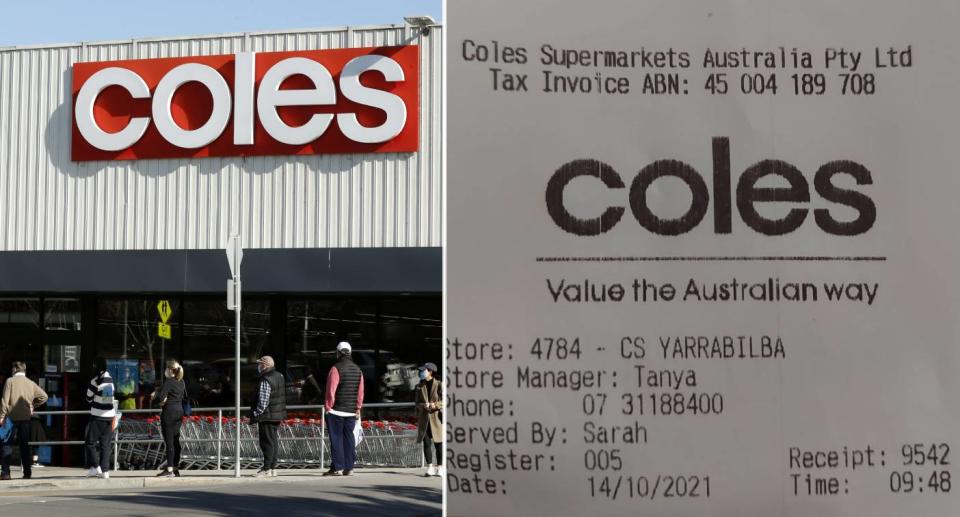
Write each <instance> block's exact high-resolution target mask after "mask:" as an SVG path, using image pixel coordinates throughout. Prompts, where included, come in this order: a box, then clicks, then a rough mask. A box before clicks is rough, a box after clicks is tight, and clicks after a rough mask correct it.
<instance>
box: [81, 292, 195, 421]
mask: <svg viewBox="0 0 960 517" xmlns="http://www.w3.org/2000/svg"><path fill="white" fill-rule="evenodd" d="M78 312H79V310H78ZM179 320H180V308H179V302H178V301H177V300H176V299H168V298H159V297H158V298H154V297H147V298H121V299H101V300H100V301H99V303H98V305H97V334H96V341H97V354H98V355H100V356H101V357H103V358H105V359H106V360H107V367H108V369H109V370H110V373H111V375H112V376H113V378H114V382H115V383H116V390H117V398H118V399H119V401H120V408H121V409H139V408H148V407H150V394H151V393H153V390H154V388H155V386H156V384H157V380H158V374H159V372H162V371H163V364H164V362H165V361H166V360H167V359H169V358H171V357H176V355H177V353H178V352H179V343H178V340H177V337H178V336H177V332H175V329H176V325H177V323H178V322H179Z"/></svg>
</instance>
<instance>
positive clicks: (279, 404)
mask: <svg viewBox="0 0 960 517" xmlns="http://www.w3.org/2000/svg"><path fill="white" fill-rule="evenodd" d="M263 381H267V384H269V385H270V401H269V402H268V403H267V409H265V410H264V411H263V413H261V414H260V416H258V417H257V420H258V421H260V422H280V421H282V420H286V418H287V383H286V381H285V380H284V378H283V374H282V373H280V372H278V371H277V369H276V368H270V369H269V370H266V371H265V372H263V373H261V374H260V382H258V383H257V391H256V392H255V393H254V395H253V406H254V407H256V406H257V404H258V402H259V400H260V385H261V384H262V383H263Z"/></svg>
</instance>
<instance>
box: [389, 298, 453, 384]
mask: <svg viewBox="0 0 960 517" xmlns="http://www.w3.org/2000/svg"><path fill="white" fill-rule="evenodd" d="M442 310H443V306H442V302H441V299H440V298H439V297H416V296H408V297H397V298H384V299H383V300H381V303H380V321H381V336H382V339H381V344H380V359H381V364H382V372H381V373H380V389H381V396H382V399H383V401H384V402H409V401H412V400H413V393H414V392H413V390H414V388H415V387H416V386H417V383H418V382H420V379H419V377H418V373H419V372H418V371H417V368H418V366H420V365H422V364H423V363H425V362H428V361H430V362H433V363H435V364H437V365H439V364H441V360H442V358H443V346H442V339H443V316H442Z"/></svg>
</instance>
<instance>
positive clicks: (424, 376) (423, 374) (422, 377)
mask: <svg viewBox="0 0 960 517" xmlns="http://www.w3.org/2000/svg"><path fill="white" fill-rule="evenodd" d="M420 380H421V381H425V380H427V371H426V370H420Z"/></svg>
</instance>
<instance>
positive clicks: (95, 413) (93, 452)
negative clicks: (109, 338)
mask: <svg viewBox="0 0 960 517" xmlns="http://www.w3.org/2000/svg"><path fill="white" fill-rule="evenodd" d="M94 369H95V370H96V371H97V376H96V377H94V378H93V379H92V380H91V381H90V385H89V386H88V387H87V402H89V403H90V421H89V422H88V423H87V432H86V436H85V438H84V442H85V445H86V450H87V466H88V467H90V470H89V471H88V472H87V477H94V476H96V477H99V478H102V479H109V478H110V453H111V452H112V451H111V445H112V443H113V419H114V417H116V416H117V404H116V401H115V399H114V397H113V392H114V387H113V379H112V378H111V377H110V372H108V371H107V361H106V360H105V359H104V358H102V357H98V358H96V359H95V360H94Z"/></svg>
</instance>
